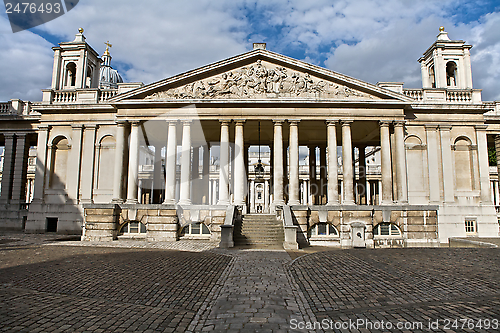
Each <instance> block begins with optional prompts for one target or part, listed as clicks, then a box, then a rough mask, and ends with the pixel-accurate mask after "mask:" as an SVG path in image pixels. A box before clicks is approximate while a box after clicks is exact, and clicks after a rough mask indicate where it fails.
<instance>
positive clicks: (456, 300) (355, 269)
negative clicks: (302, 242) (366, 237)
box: [290, 249, 500, 332]
mask: <svg viewBox="0 0 500 333" xmlns="http://www.w3.org/2000/svg"><path fill="white" fill-rule="evenodd" d="M290 271H291V275H292V276H293V277H294V279H295V281H297V283H298V285H299V287H300V289H301V290H302V292H303V294H304V296H305V298H306V299H307V303H308V304H309V306H310V308H311V309H312V311H313V313H314V315H315V316H316V318H317V321H318V323H323V320H326V323H327V324H326V326H325V327H327V328H331V327H332V322H333V323H334V325H333V329H332V330H331V331H335V332H341V330H340V329H335V327H337V328H339V327H340V326H338V325H340V324H342V323H357V321H358V320H359V322H360V325H359V326H356V329H355V328H354V326H349V327H348V329H347V330H345V331H346V332H347V331H349V332H358V331H359V332H372V331H373V332H429V331H430V332H500V326H498V325H496V324H493V325H492V321H495V322H498V320H500V289H499V287H500V280H499V279H498V277H499V276H500V275H499V274H500V252H499V250H497V249H399V250H347V251H329V252H322V253H315V254H311V255H306V256H302V257H299V258H298V259H296V260H295V261H294V262H293V263H292V264H291V265H290ZM455 319H457V322H456V323H455V322H454V320H455ZM465 319H469V320H468V321H465ZM480 319H481V322H480V321H479V320H480ZM485 319H487V320H489V321H486V323H489V325H488V326H489V329H485V328H486V326H485V321H484V320H485ZM436 320H439V322H438V323H437V324H438V326H436V325H435V324H436ZM382 321H383V322H385V323H389V322H390V324H389V325H394V326H393V327H392V329H388V328H390V327H389V326H387V324H386V326H385V328H386V329H385V330H376V329H365V330H363V329H361V328H366V327H367V324H368V325H369V324H370V323H371V324H372V326H368V327H369V328H373V327H374V326H373V324H375V325H377V323H378V325H380V324H381V322H382ZM398 323H402V324H403V325H407V326H406V327H407V328H409V329H406V330H405V329H397V328H396V325H398ZM419 323H421V324H422V326H419ZM472 323H473V324H474V326H470V325H471V324H472ZM335 324H336V325H337V326H335ZM446 324H448V325H446ZM399 325H401V324H399ZM429 325H431V326H430V327H429ZM462 326H464V327H462ZM377 327H381V326H377ZM403 327H404V326H403ZM358 329H359V330H358ZM327 331H328V330H327Z"/></svg>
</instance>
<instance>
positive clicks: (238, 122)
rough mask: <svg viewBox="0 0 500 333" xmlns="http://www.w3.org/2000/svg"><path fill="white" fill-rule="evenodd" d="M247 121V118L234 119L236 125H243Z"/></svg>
mask: <svg viewBox="0 0 500 333" xmlns="http://www.w3.org/2000/svg"><path fill="white" fill-rule="evenodd" d="M246 121H247V120H246V119H234V123H235V124H236V126H243V124H244V123H245V122H246Z"/></svg>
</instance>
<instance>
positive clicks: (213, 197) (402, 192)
mask: <svg viewBox="0 0 500 333" xmlns="http://www.w3.org/2000/svg"><path fill="white" fill-rule="evenodd" d="M231 122H232V121H231V120H221V121H220V157H219V162H220V168H219V179H218V183H213V182H211V183H209V184H208V185H207V189H206V190H207V191H208V192H210V193H206V196H207V199H205V203H208V202H209V203H214V202H217V204H219V205H227V204H230V203H231V202H232V203H234V204H235V205H244V204H245V203H247V181H248V179H247V176H246V167H247V166H246V165H245V153H244V151H245V149H246V147H247V146H246V145H245V140H244V125H245V120H243V119H235V120H234V151H233V155H234V156H233V163H231V165H232V168H233V169H234V170H231V171H232V172H230V169H229V167H230V160H229V157H230V142H229V137H230V136H229V131H230V124H231ZM299 123H300V120H296V119H291V120H286V121H285V120H281V119H278V120H273V144H272V179H271V184H270V189H269V191H271V192H272V202H270V203H269V204H270V205H271V206H276V205H283V204H285V200H286V199H287V201H286V203H287V204H290V205H300V204H304V203H305V202H307V203H308V204H309V203H310V200H309V199H307V200H305V196H306V194H304V192H305V190H304V188H305V185H304V182H303V181H302V184H301V181H300V179H299ZM352 124H353V120H349V119H346V120H328V121H326V131H327V133H326V134H327V135H326V137H327V140H326V141H327V142H326V145H322V146H321V145H320V163H321V165H322V166H325V165H326V168H320V170H321V171H320V173H321V174H320V178H321V179H326V184H327V191H326V192H327V193H326V204H327V205H340V204H342V205H355V204H356V200H355V193H356V190H355V186H356V181H355V169H354V163H353V161H354V156H353V142H352ZM191 125H192V122H191V120H181V121H168V134H167V142H166V162H165V163H166V174H165V196H164V201H163V203H164V204H175V203H176V195H175V194H176V186H177V183H176V179H177V171H176V165H177V148H178V147H177V144H178V143H177V131H178V130H179V129H181V130H182V140H181V159H180V161H181V162H180V169H181V170H180V182H179V185H178V186H179V187H180V189H179V192H180V193H179V198H178V199H179V200H178V203H179V204H181V205H190V204H191V203H192V198H191V197H192V193H191V182H192V180H193V178H194V179H197V178H198V177H197V176H198V175H197V173H198V168H193V165H195V166H199V155H198V154H193V158H191V151H192V149H193V144H192V142H191ZM284 125H288V127H289V138H288V144H289V148H288V160H287V159H286V156H287V154H285V152H286V151H287V150H286V149H285V148H284V138H283V126H284ZM379 125H380V146H381V189H380V190H379V194H380V202H377V203H380V204H391V203H393V202H395V201H397V202H399V203H406V202H407V201H408V195H407V192H408V191H407V185H406V159H405V150H404V149H405V147H404V133H403V127H404V126H403V125H404V124H403V122H402V121H395V122H388V121H380V122H379ZM125 126H126V124H125V123H124V122H118V123H117V139H116V152H117V153H116V158H115V173H114V187H113V201H115V202H123V201H125V202H126V203H131V204H133V203H138V202H139V201H138V167H139V165H138V160H139V156H138V154H139V132H140V122H139V121H131V122H130V127H131V128H130V143H129V154H128V158H129V161H128V173H127V175H126V177H124V175H123V173H122V172H123V170H124V169H123V167H122V166H123V162H124V154H123V153H119V152H123V151H124V148H125V132H126V131H125ZM339 126H340V133H341V138H340V139H341V142H342V143H341V144H342V159H343V163H342V168H343V170H342V175H343V176H342V182H341V184H342V185H341V191H340V192H341V193H340V194H341V195H340V197H339V186H338V184H339V176H338V166H337V154H336V152H337V127H339ZM390 126H393V128H394V142H393V144H394V145H395V147H392V148H394V149H392V148H391V137H390ZM311 147H313V148H311V154H312V152H313V151H314V154H313V155H314V156H315V155H316V151H315V147H316V145H314V146H311ZM362 147H363V149H360V150H359V151H360V156H359V161H360V166H363V167H365V166H366V165H365V152H364V147H365V146H362ZM312 149H314V150H312ZM391 151H394V152H395V156H392V154H391ZM328 152H334V153H331V154H329V153H328ZM205 155H207V154H204V156H205ZM207 156H208V155H207ZM204 159H205V158H204ZM310 162H311V163H310V168H311V170H310V171H311V179H310V181H311V182H314V181H315V180H316V174H315V173H316V165H315V163H316V158H311V159H310ZM287 163H288V165H287ZM393 163H395V167H396V170H395V173H394V175H395V177H396V178H397V179H395V184H396V185H395V189H393V177H394V175H393V170H392V167H393ZM206 164H207V161H204V163H203V167H204V168H205V167H208V166H206ZM285 170H286V171H287V172H286V173H287V174H285ZM193 172H194V173H196V174H195V175H193ZM204 173H205V171H204ZM207 173H208V171H207ZM230 175H231V176H232V179H230ZM193 176H194V177H193ZM313 177H314V179H313ZM124 178H126V179H127V192H126V198H122V197H121V195H122V193H123V188H122V186H123V179H124ZM231 182H232V186H233V187H232V189H233V193H232V194H233V196H232V198H231V195H230V194H231V193H230V185H231ZM285 183H288V184H287V185H286V186H284V185H285ZM358 183H362V184H363V183H367V180H366V175H364V176H361V174H360V179H359V181H358ZM251 188H253V187H251ZM301 189H302V190H301ZM285 190H287V192H286V193H285ZM368 191H369V190H368ZM254 197H255V195H254ZM231 199H232V200H231ZM248 199H249V202H253V200H254V198H252V197H251V196H250V197H248ZM365 203H366V202H365Z"/></svg>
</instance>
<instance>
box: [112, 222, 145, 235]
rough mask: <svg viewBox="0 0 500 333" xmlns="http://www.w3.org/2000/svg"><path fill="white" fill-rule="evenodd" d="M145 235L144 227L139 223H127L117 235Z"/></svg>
mask: <svg viewBox="0 0 500 333" xmlns="http://www.w3.org/2000/svg"><path fill="white" fill-rule="evenodd" d="M145 233H146V225H144V224H143V223H141V222H129V223H126V224H124V225H123V226H122V227H121V229H120V232H119V233H118V234H119V235H130V234H145Z"/></svg>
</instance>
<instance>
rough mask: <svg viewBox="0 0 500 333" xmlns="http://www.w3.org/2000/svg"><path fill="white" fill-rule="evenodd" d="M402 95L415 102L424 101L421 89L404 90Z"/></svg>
mask: <svg viewBox="0 0 500 333" xmlns="http://www.w3.org/2000/svg"><path fill="white" fill-rule="evenodd" d="M403 93H404V94H405V95H406V96H408V97H410V98H413V99H416V100H417V101H421V100H423V99H424V91H423V90H422V89H404V90H403Z"/></svg>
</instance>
